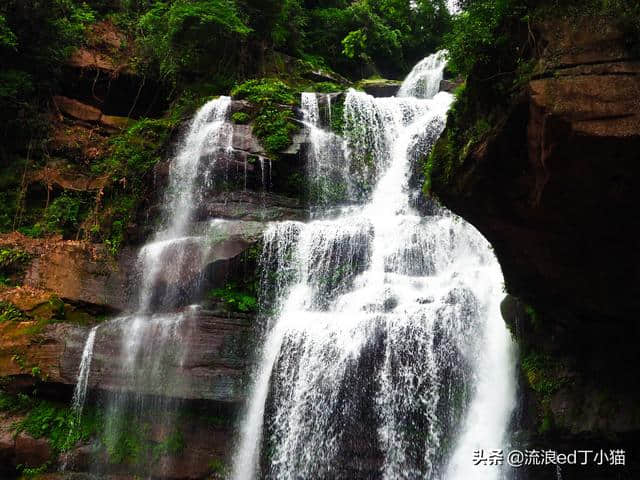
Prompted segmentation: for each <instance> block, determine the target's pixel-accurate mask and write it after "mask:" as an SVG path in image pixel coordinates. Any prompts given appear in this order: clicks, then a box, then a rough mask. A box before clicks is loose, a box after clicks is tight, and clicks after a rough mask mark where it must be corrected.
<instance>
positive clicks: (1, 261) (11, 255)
mask: <svg viewBox="0 0 640 480" xmlns="http://www.w3.org/2000/svg"><path fill="white" fill-rule="evenodd" d="M30 258H31V255H29V254H28V253H26V252H23V251H22V250H19V249H17V248H4V247H3V248H0V285H9V284H11V283H12V282H13V280H12V277H15V276H16V275H17V274H20V273H22V271H23V270H24V268H25V266H26V264H27V262H28V261H29V260H30Z"/></svg>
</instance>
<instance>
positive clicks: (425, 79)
mask: <svg viewBox="0 0 640 480" xmlns="http://www.w3.org/2000/svg"><path fill="white" fill-rule="evenodd" d="M446 55H447V52H446V50H442V51H440V52H438V53H436V54H434V55H430V56H428V57H426V58H424V59H423V60H421V61H420V62H419V63H418V64H417V65H416V66H415V67H413V70H412V71H411V72H410V73H409V75H408V76H407V78H405V80H404V82H403V83H402V86H401V87H400V90H399V91H398V96H399V97H422V98H425V97H433V96H434V95H435V94H436V93H438V91H439V90H440V81H441V80H442V72H443V71H444V67H445V66H446V65H447V61H446Z"/></svg>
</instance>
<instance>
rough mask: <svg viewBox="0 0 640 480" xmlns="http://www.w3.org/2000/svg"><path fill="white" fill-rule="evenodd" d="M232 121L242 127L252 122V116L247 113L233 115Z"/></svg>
mask: <svg viewBox="0 0 640 480" xmlns="http://www.w3.org/2000/svg"><path fill="white" fill-rule="evenodd" d="M231 120H232V121H233V123H239V124H241V125H244V124H246V123H249V122H250V121H251V116H250V115H249V114H248V113H245V112H236V113H234V114H233V115H231Z"/></svg>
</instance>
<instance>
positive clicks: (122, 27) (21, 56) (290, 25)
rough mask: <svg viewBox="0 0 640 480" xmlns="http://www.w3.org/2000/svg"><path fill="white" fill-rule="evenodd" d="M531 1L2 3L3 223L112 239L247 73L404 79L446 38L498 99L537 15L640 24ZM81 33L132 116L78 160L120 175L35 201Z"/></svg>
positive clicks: (273, 119)
mask: <svg viewBox="0 0 640 480" xmlns="http://www.w3.org/2000/svg"><path fill="white" fill-rule="evenodd" d="M536 3H537V2H531V1H528V0H498V1H490V0H474V1H469V0H467V1H460V2H457V4H458V5H457V7H458V8H462V9H463V10H462V13H461V14H456V15H452V14H451V13H450V12H449V10H448V8H447V2H446V1H445V0H419V1H412V2H408V1H404V0H379V1H374V0H358V1H346V0H344V1H343V0H332V1H326V2H316V1H311V0H307V1H303V0H286V1H283V2H280V1H267V2H265V1H251V0H198V1H182V0H170V1H151V0H148V1H143V0H100V1H97V0H96V1H87V2H79V1H73V0H51V1H37V0H26V1H22V0H20V1H18V0H9V1H7V2H3V4H2V5H1V6H0V58H1V64H2V71H1V72H0V121H2V132H1V134H0V135H1V138H2V142H1V143H2V146H1V147H0V156H1V158H0V162H1V164H2V171H3V173H2V178H1V179H0V185H1V186H2V192H0V195H1V197H0V200H1V202H0V204H1V205H0V230H2V231H11V230H16V229H18V230H20V231H21V232H23V233H25V234H28V235H35V236H40V235H46V234H50V233H61V234H63V236H65V237H67V238H73V237H80V236H82V237H84V238H87V239H92V240H93V241H107V242H108V243H110V244H111V245H112V246H113V247H114V249H117V246H118V245H120V244H121V243H122V241H123V238H124V236H126V235H125V230H126V224H127V223H128V222H130V221H131V219H132V216H133V215H134V213H135V210H136V208H138V206H139V204H140V197H141V196H143V192H142V191H141V189H142V187H143V184H144V180H143V178H144V176H145V175H146V174H147V173H148V172H149V171H150V169H151V168H152V166H153V165H154V164H155V163H157V161H158V160H159V158H161V156H162V154H163V153H164V150H163V147H165V146H166V142H167V139H168V138H169V135H170V134H171V132H173V131H174V129H175V127H176V126H178V125H179V124H180V121H181V120H182V119H184V118H186V117H187V116H188V115H190V114H191V113H192V112H193V111H194V110H195V108H196V107H197V106H198V105H199V104H201V103H202V102H203V101H204V100H205V99H206V98H210V97H211V96H215V95H221V94H229V92H230V91H231V90H232V88H233V87H234V86H238V85H240V84H242V82H244V81H246V80H248V79H256V78H270V79H272V80H274V81H276V83H273V82H271V83H269V82H267V83H264V82H263V83H262V84H260V85H261V86H260V87H259V88H261V89H262V91H261V92H259V94H258V97H260V98H261V99H262V100H265V101H266V100H267V99H271V100H273V97H272V96H273V94H274V93H275V92H277V91H279V90H282V89H283V88H284V89H285V90H290V91H291V92H293V91H300V90H303V89H305V88H309V89H311V90H325V91H326V90H334V91H335V90H339V89H344V87H345V86H346V85H349V84H350V83H351V82H354V81H357V80H359V79H362V78H380V77H384V78H395V79H401V78H403V76H404V75H405V74H406V73H407V72H408V70H409V69H410V67H411V66H412V65H414V64H415V63H416V62H417V61H418V60H419V59H421V58H423V57H424V56H425V54H426V53H429V52H433V51H436V50H438V49H441V48H446V49H447V50H448V51H449V70H450V71H451V72H452V74H456V75H461V76H463V77H464V76H466V75H468V74H470V73H471V72H472V70H475V74H476V76H482V77H484V78H487V79H495V80H496V81H495V82H490V83H491V84H492V85H491V86H490V88H489V89H488V92H489V93H487V94H485V95H484V96H485V97H487V99H488V100H487V101H488V102H493V101H495V100H497V101H498V102H500V101H502V100H504V99H506V98H507V97H508V95H505V92H508V91H509V90H510V89H512V87H513V85H514V84H517V83H518V81H519V79H520V80H521V79H522V78H526V76H527V75H528V74H530V73H531V63H530V62H528V58H530V56H531V52H532V47H533V43H532V37H530V36H529V35H527V28H528V27H527V26H528V25H530V24H531V22H532V21H533V19H534V17H535V15H544V11H545V10H549V9H552V8H559V7H560V6H563V5H565V4H566V5H565V6H564V7H563V8H565V10H566V9H567V8H569V9H571V8H575V9H577V10H579V12H582V13H584V11H585V10H595V11H602V12H608V13H610V14H614V15H615V14H616V13H618V12H620V11H621V10H622V9H624V10H625V12H626V16H625V18H627V19H628V20H627V22H628V23H629V24H630V28H633V29H635V31H637V30H638V25H637V21H636V20H634V19H637V18H638V14H637V10H638V8H639V7H638V6H637V5H635V6H631V7H630V6H628V5H623V4H625V3H626V2H622V1H621V0H620V1H618V0H616V1H610V2H600V1H595V0H594V1H591V2H586V3H585V2H545V6H544V7H540V8H538V7H537V6H536V5H535V4H536ZM556 4H557V5H556ZM574 4H575V7H572V5H574ZM567 5H568V6H567ZM536 12H537V13H536ZM567 14H568V15H574V13H573V12H571V11H569V12H567ZM634 22H636V23H634ZM105 25H106V27H105ZM105 28H106V30H105ZM110 29H115V31H117V32H120V33H118V35H120V34H121V35H122V38H121V39H119V40H118V41H117V44H116V46H114V45H106V44H105V45H102V46H100V45H99V44H100V42H101V41H102V40H103V38H102V37H101V35H102V36H104V32H105V31H109V30H110ZM101 32H102V33H101ZM515 32H519V33H515ZM87 46H93V47H96V46H97V49H98V51H102V54H103V55H104V56H105V57H108V58H109V59H110V61H111V63H113V64H114V65H115V67H114V68H112V69H111V71H109V72H106V76H107V77H109V78H110V80H107V81H108V85H107V86H106V87H105V88H106V91H107V92H108V91H109V90H113V91H116V90H117V91H119V92H120V96H121V97H123V99H121V100H120V103H121V105H120V106H119V107H118V108H115V109H114V110H115V111H116V112H115V114H117V115H119V116H124V117H127V118H132V119H136V120H138V122H137V124H135V125H130V126H129V129H128V130H127V131H125V132H122V133H121V134H120V135H116V136H111V138H110V139H109V140H108V141H107V142H106V143H105V145H103V148H100V149H98V150H100V152H99V154H98V153H96V154H95V155H94V156H93V158H86V156H85V158H77V159H76V160H79V162H76V163H78V164H79V165H80V166H82V168H85V169H87V170H88V171H90V172H91V175H92V176H93V177H100V176H101V175H103V176H104V175H108V176H110V177H111V178H112V179H114V180H117V181H114V182H109V183H108V184H105V185H104V188H102V189H100V191H99V196H98V198H94V197H92V195H90V194H89V193H87V192H73V191H65V192H62V193H61V194H60V195H56V193H58V192H48V193H43V194H42V195H40V196H42V197H46V198H45V199H44V203H43V202H42V201H41V202H39V203H38V202H32V203H33V205H27V204H26V203H25V197H26V196H27V195H25V191H24V190H25V189H26V188H27V186H26V185H25V178H26V175H25V174H26V172H27V171H31V170H34V169H37V168H39V167H41V166H42V165H44V164H45V163H46V159H51V158H54V157H56V152H55V151H54V150H55V149H54V148H52V142H51V140H52V137H54V136H55V135H54V134H53V133H52V120H51V111H52V104H51V102H52V100H51V98H52V96H54V95H56V94H58V93H59V92H61V91H62V92H64V91H65V90H69V89H74V88H76V89H77V85H76V84H75V83H73V82H72V81H71V80H70V78H69V68H68V63H69V61H68V59H69V58H70V56H72V55H73V52H75V51H78V49H82V48H83V47H87ZM305 72H306V73H305ZM310 72H311V73H312V72H316V73H317V72H320V73H321V74H322V75H324V77H321V78H320V77H317V76H316V78H315V81H316V82H318V81H321V80H324V84H320V85H315V86H311V83H313V81H314V80H313V74H311V76H310V75H309V73H310ZM104 74H105V72H101V71H100V68H98V69H97V71H96V72H95V75H96V76H95V78H93V79H89V80H86V81H85V85H84V86H83V87H82V88H83V90H85V91H88V92H85V94H86V96H87V97H88V98H89V99H91V100H95V102H97V104H100V102H103V103H104V102H105V100H104V98H101V96H100V95H99V94H97V93H96V83H97V81H98V79H99V77H100V76H101V75H102V78H100V80H101V81H102V82H104V81H105V79H104V77H105V75H104ZM90 75H91V74H90V73H86V76H87V77H89V76H90ZM118 77H120V83H119V84H117V85H115V83H116V81H117V80H118ZM125 77H127V78H128V80H126V79H125ZM310 79H311V80H310ZM327 80H328V81H327ZM91 82H93V85H91ZM277 82H280V84H278V83H277ZM112 83H113V84H114V86H113V89H111V84H112ZM125 83H126V85H124V84H125ZM337 84H342V86H339V85H337ZM491 92H493V93H494V94H493V95H492V94H491ZM102 96H103V97H104V95H102ZM145 97H151V98H152V101H150V100H149V99H148V98H147V100H146V104H149V105H151V107H148V108H142V107H140V105H138V102H139V103H140V104H143V103H145ZM131 99H133V100H131ZM254 100H255V98H254ZM126 102H129V104H130V105H124V103H126ZM54 103H55V102H54ZM263 103H264V102H263ZM266 103H269V102H266ZM461 103H463V104H464V102H461ZM97 106H100V105H97ZM53 110H56V106H55V105H53ZM459 110H460V109H458V111H459ZM283 115H285V116H286V114H284V113H282V112H280V113H278V112H275V111H271V113H269V111H265V115H262V116H260V120H262V121H261V122H260V121H259V122H257V128H258V129H260V125H261V124H262V125H263V127H264V128H262V133H263V135H262V137H263V138H266V137H269V136H270V137H271V140H270V141H268V142H267V143H269V144H270V146H271V150H273V151H275V150H278V149H280V148H282V147H285V146H286V144H287V143H288V140H287V138H290V136H291V135H292V133H293V132H294V131H295V126H294V125H291V124H289V122H287V119H286V118H284V117H283ZM159 117H161V118H159ZM150 118H151V119H152V120H150ZM153 118H155V120H153ZM482 127H483V125H480V128H482ZM469 130H473V129H469ZM466 135H473V132H465V133H464V134H463V135H460V136H459V138H458V139H456V142H457V143H458V146H457V147H455V148H461V147H460V145H462V144H464V142H465V138H466V137H465V136H466ZM136 139H137V141H133V140H136ZM123 179H126V182H125V181H124V180H123ZM35 196H36V197H37V195H35ZM99 203H100V204H101V205H100V206H99V205H98V204H99ZM103 207H104V208H103Z"/></svg>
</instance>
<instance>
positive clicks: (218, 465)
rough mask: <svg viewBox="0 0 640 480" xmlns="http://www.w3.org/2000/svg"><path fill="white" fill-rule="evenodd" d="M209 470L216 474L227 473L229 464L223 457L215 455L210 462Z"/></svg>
mask: <svg viewBox="0 0 640 480" xmlns="http://www.w3.org/2000/svg"><path fill="white" fill-rule="evenodd" d="M209 471H210V472H211V473H213V474H216V475H225V474H226V473H227V466H226V465H225V463H224V461H223V460H222V459H220V458H218V457H215V458H212V459H211V461H210V462H209Z"/></svg>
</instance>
